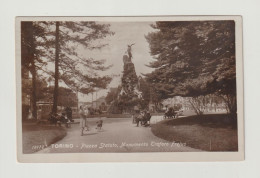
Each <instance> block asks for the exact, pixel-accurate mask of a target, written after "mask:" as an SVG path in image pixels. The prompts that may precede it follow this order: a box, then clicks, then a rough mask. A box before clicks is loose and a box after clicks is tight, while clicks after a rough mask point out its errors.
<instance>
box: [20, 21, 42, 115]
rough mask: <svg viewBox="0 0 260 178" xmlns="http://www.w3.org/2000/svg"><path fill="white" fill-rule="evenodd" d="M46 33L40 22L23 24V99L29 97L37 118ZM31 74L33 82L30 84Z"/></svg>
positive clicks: (33, 113)
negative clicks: (38, 84) (40, 71)
mask: <svg viewBox="0 0 260 178" xmlns="http://www.w3.org/2000/svg"><path fill="white" fill-rule="evenodd" d="M45 35H46V31H45V29H44V28H42V27H41V25H40V23H38V22H31V21H28V22H21V66H22V67H21V68H22V95H23V96H22V97H23V98H24V97H26V96H24V95H29V96H30V98H31V104H32V116H33V118H34V119H36V118H37V106H36V102H37V100H38V96H37V91H38V90H39V89H38V87H37V80H38V79H37V71H38V70H39V69H40V68H41V67H42V66H43V65H45V64H46V63H45V62H44V61H43V60H42V57H45V56H46V53H45V51H44V50H42V46H43V45H45V44H46V38H45ZM29 72H30V73H31V75H32V81H31V83H30V82H29Z"/></svg>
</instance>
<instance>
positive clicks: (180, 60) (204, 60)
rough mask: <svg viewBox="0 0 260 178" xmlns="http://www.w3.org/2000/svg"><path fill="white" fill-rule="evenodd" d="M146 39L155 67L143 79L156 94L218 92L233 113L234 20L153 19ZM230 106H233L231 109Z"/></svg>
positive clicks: (197, 95) (180, 94)
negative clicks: (171, 20)
mask: <svg viewBox="0 0 260 178" xmlns="http://www.w3.org/2000/svg"><path fill="white" fill-rule="evenodd" d="M152 27H153V28H154V29H156V30H157V31H156V32H152V33H149V34H148V35H147V36H146V39H147V41H148V43H149V45H150V52H151V55H152V56H153V57H154V58H155V59H156V60H155V61H154V62H151V63H150V64H149V66H150V67H152V68H154V69H155V70H154V71H153V72H152V73H150V74H147V75H146V77H147V80H148V81H149V82H150V83H152V84H155V89H156V90H157V91H158V93H159V94H160V96H161V97H162V98H163V99H164V98H169V97H173V96H177V95H179V96H188V97H195V98H196V97H199V96H205V95H207V94H213V93H214V94H218V95H220V96H223V97H226V98H232V99H227V100H226V101H227V102H228V101H232V102H229V104H227V105H228V106H229V108H230V109H229V110H228V111H229V112H232V113H235V112H236V109H234V108H236V107H235V105H236V70H235V24H234V21H191V22H182V21H179V22H156V24H155V25H153V26H152ZM232 108H233V109H232Z"/></svg>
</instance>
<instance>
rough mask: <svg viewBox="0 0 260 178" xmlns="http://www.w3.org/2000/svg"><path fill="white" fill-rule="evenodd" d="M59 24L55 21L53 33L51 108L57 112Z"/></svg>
mask: <svg viewBox="0 0 260 178" xmlns="http://www.w3.org/2000/svg"><path fill="white" fill-rule="evenodd" d="M59 26H60V23H59V22H56V33H55V76H54V79H55V86H54V92H53V108H52V112H53V113H57V106H58V97H59V50H60V49H59V48H60V47H59Z"/></svg>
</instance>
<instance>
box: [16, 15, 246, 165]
mask: <svg viewBox="0 0 260 178" xmlns="http://www.w3.org/2000/svg"><path fill="white" fill-rule="evenodd" d="M15 28H16V51H15V54H16V59H15V60H16V77H17V78H16V87H17V94H16V97H17V98H16V99H17V159H18V161H19V162H31V163H37V162H153V161H154V162H162V161H167V162H173V161H241V160H244V117H243V109H244V108H243V61H242V17H240V16H165V17H160V16H158V17H156V16H151V17H149V16H148V17H17V18H16V27H15Z"/></svg>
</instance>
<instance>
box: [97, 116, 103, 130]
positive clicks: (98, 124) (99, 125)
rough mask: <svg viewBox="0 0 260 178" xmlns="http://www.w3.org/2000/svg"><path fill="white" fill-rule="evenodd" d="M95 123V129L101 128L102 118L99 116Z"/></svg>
mask: <svg viewBox="0 0 260 178" xmlns="http://www.w3.org/2000/svg"><path fill="white" fill-rule="evenodd" d="M96 123H97V127H96V129H99V130H101V128H102V125H103V120H102V119H101V118H99V120H98V121H97V122H96Z"/></svg>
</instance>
